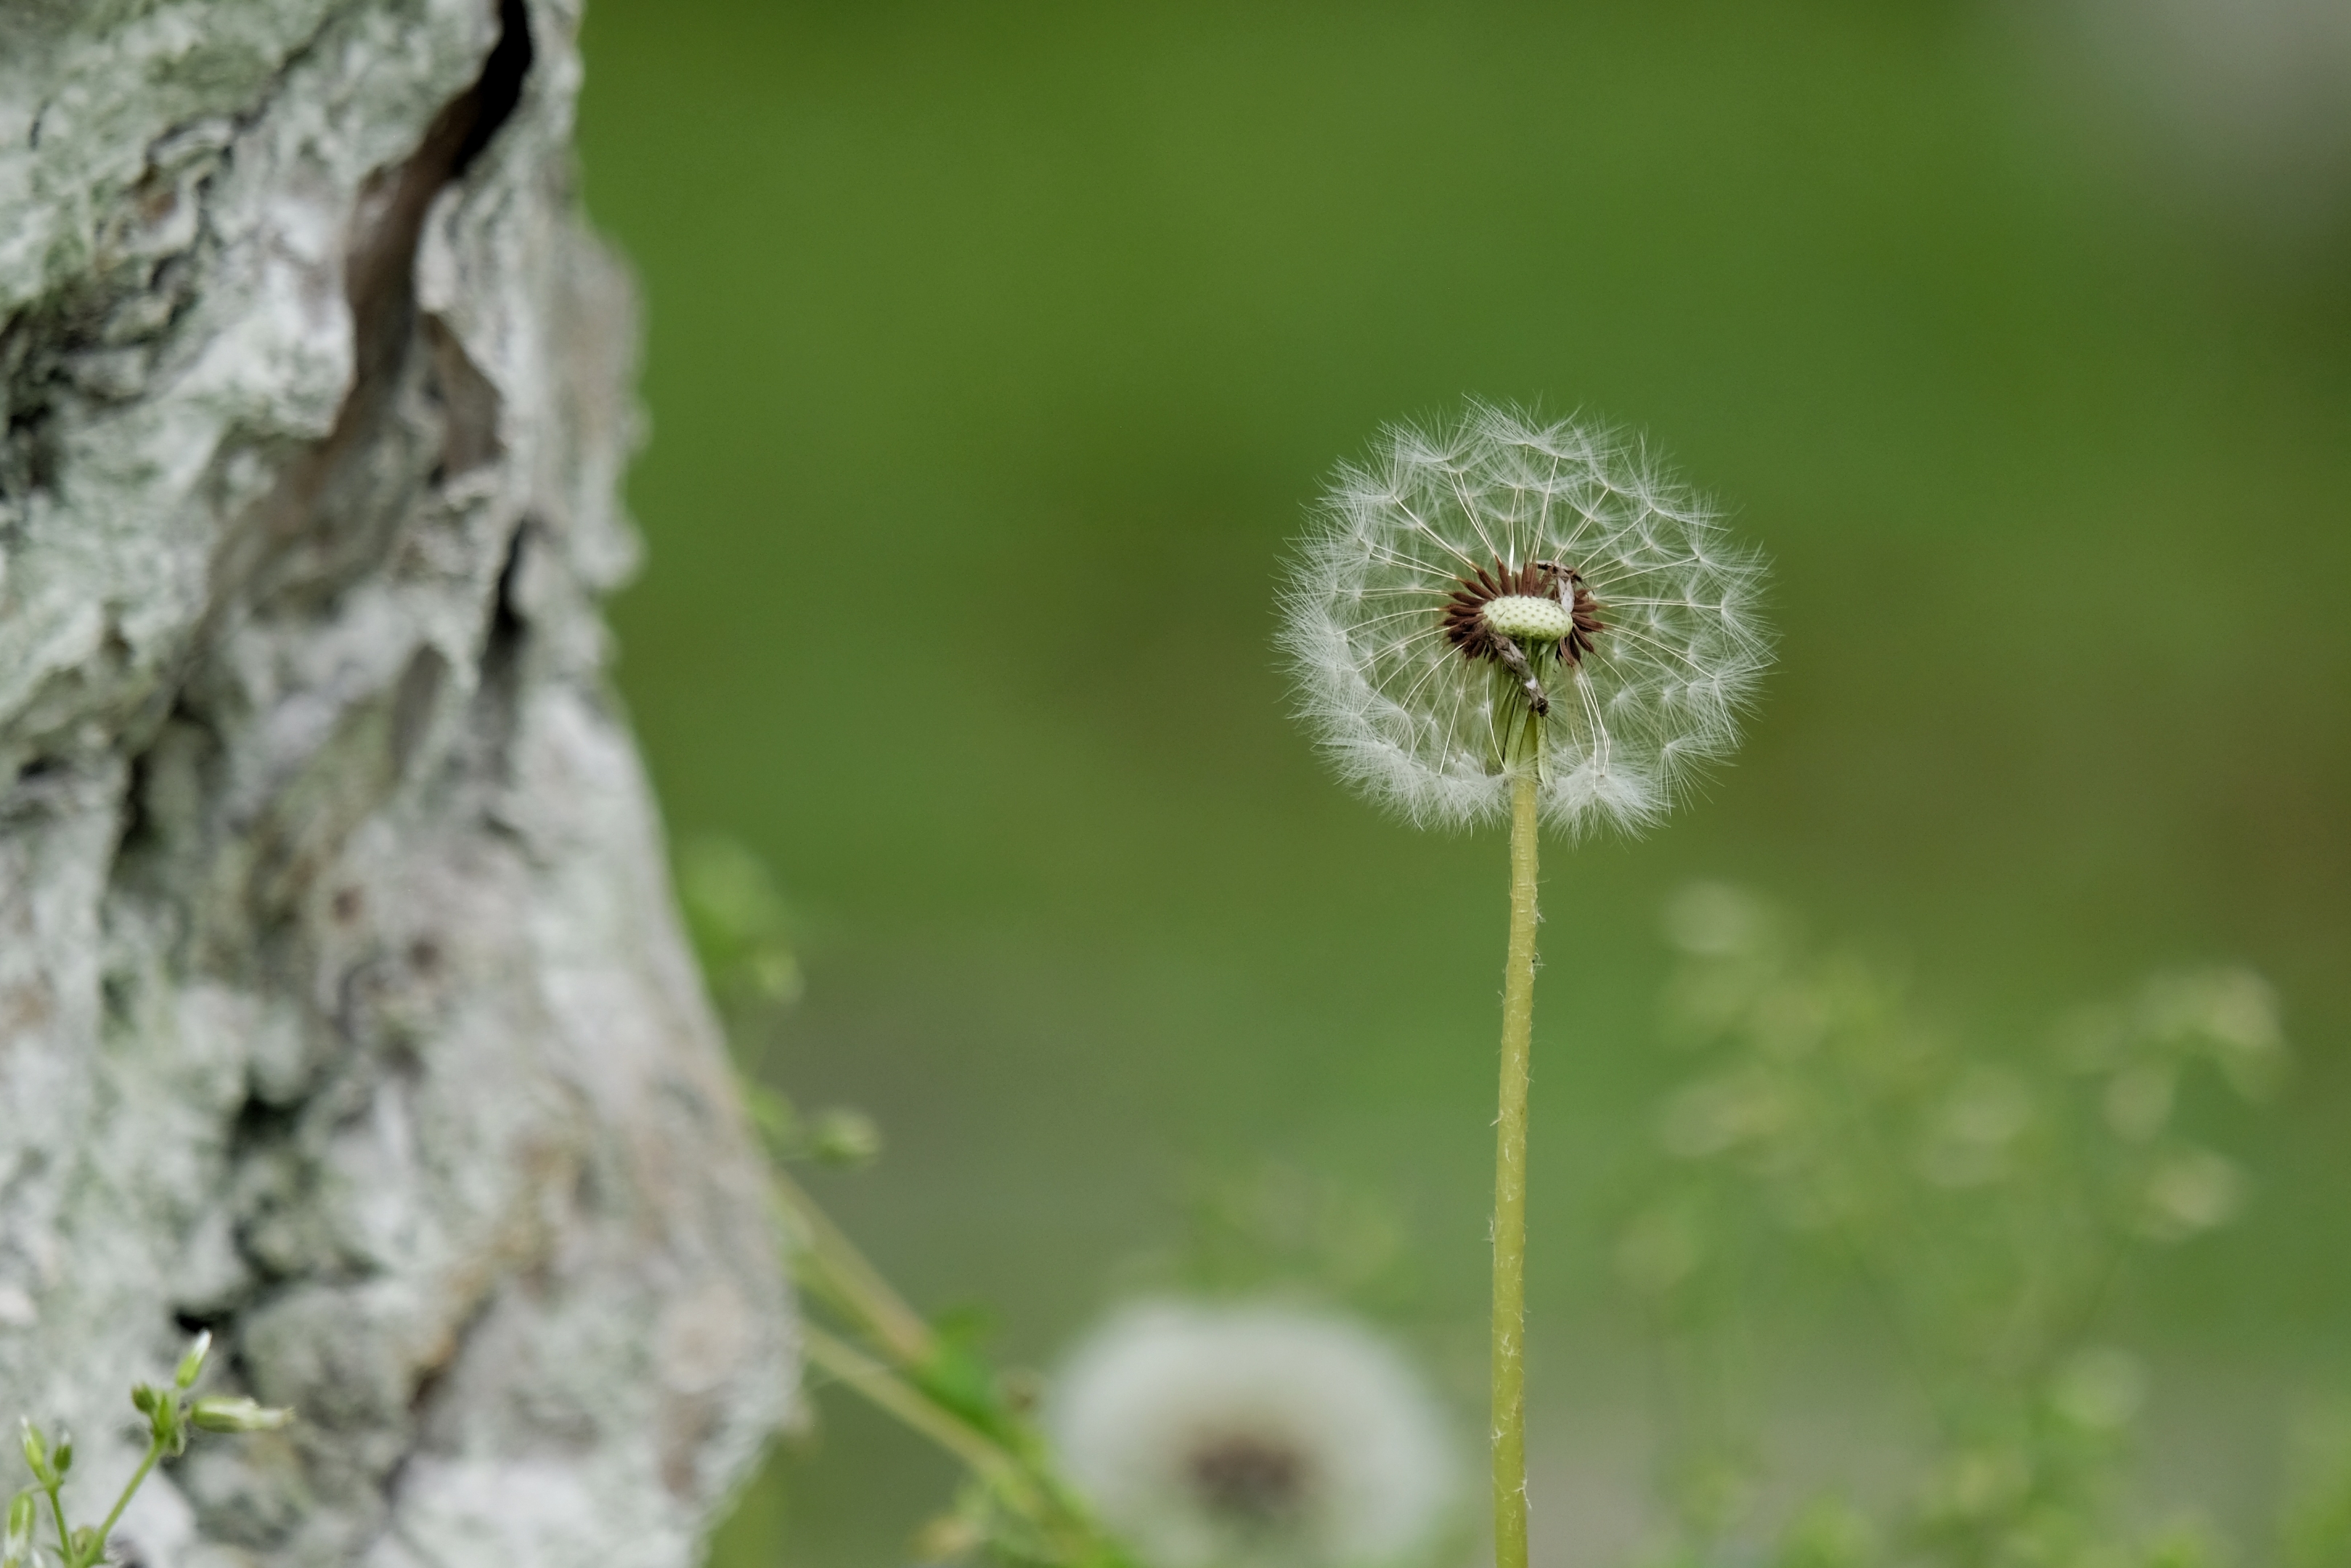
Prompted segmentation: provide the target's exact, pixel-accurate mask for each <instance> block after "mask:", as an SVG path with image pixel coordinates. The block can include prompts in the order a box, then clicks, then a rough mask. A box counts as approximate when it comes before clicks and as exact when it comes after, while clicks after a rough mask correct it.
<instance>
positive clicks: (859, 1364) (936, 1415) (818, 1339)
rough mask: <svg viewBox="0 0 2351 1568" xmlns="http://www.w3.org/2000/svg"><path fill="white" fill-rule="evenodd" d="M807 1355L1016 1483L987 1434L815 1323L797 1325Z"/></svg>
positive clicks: (989, 1472) (999, 1478)
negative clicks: (950, 1413)
mask: <svg viewBox="0 0 2351 1568" xmlns="http://www.w3.org/2000/svg"><path fill="white" fill-rule="evenodd" d="M800 1346H801V1348H802V1349H803V1350H805V1351H806V1352H807V1353H808V1358H809V1359H810V1361H812V1362H814V1363H816V1364H817V1365H819V1366H820V1367H822V1368H824V1369H825V1370H826V1371H827V1372H830V1373H831V1374H832V1375H834V1376H835V1377H837V1378H839V1379H841V1382H843V1383H845V1384H847V1385H849V1386H850V1387H852V1388H853V1389H855V1390H857V1392H858V1393H860V1394H862V1395H863V1396H865V1397H866V1398H868V1399H870V1400H872V1402H873V1403H874V1404H875V1405H876V1406H880V1407H881V1408H882V1409H883V1410H884V1411H886V1412H888V1413H889V1414H890V1415H893V1416H896V1417H897V1418H898V1419H899V1420H901V1421H903V1422H904V1423H905V1424H906V1425H907V1426H909V1427H913V1428H914V1430H915V1431H917V1432H919V1433H921V1434H922V1435H923V1436H924V1437H928V1438H929V1439H930V1440H931V1441H932V1442H934V1443H936V1444H937V1445H938V1446H939V1447H940V1448H945V1449H946V1451H947V1452H948V1453H950V1454H953V1455H954V1456H955V1457H956V1458H958V1459H961V1460H962V1461H963V1462H964V1463H965V1464H966V1465H967V1466H968V1467H969V1468H970V1469H972V1470H973V1471H974V1472H976V1473H977V1474H978V1475H981V1476H984V1477H986V1478H987V1479H989V1480H992V1481H995V1482H997V1483H998V1484H999V1485H1008V1484H1013V1483H1016V1482H1017V1480H1018V1479H1019V1467H1018V1466H1017V1465H1016V1464H1015V1463H1014V1462H1013V1460H1012V1458H1011V1456H1010V1455H1008V1454H1007V1453H1005V1452H1004V1451H1003V1449H1001V1448H998V1447H997V1445H996V1443H995V1442H994V1441H993V1440H992V1439H990V1438H989V1437H987V1436H986V1435H985V1434H983V1433H981V1432H979V1431H977V1429H975V1428H973V1427H969V1426H967V1425H966V1424H965V1423H964V1422H962V1421H959V1420H957V1419H956V1417H955V1416H950V1415H948V1414H947V1413H946V1411H944V1410H942V1409H940V1408H939V1407H938V1406H935V1405H934V1404H932V1403H931V1402H930V1401H929V1400H927V1399H925V1398H924V1397H923V1396H922V1395H921V1394H919V1393H917V1392H916V1391H915V1390H914V1389H913V1388H910V1387H908V1386H907V1385H906V1384H905V1383H904V1381H902V1380H901V1379H900V1378H899V1377H898V1375H896V1374H895V1373H893V1372H892V1371H891V1370H890V1369H889V1368H888V1367H886V1366H884V1365H883V1364H882V1363H880V1362H878V1361H875V1360H874V1359H873V1358H872V1357H871V1356H869V1355H867V1354H864V1353H863V1352H862V1351H859V1350H857V1349H856V1348H854V1347H853V1346H852V1345H850V1344H849V1343H846V1342H844V1341H841V1340H838V1339H835V1338H834V1337H833V1336H832V1335H831V1334H829V1333H825V1332H824V1331H823V1330H822V1329H820V1328H818V1327H817V1326H816V1325H815V1324H814V1323H803V1324H801V1325H800Z"/></svg>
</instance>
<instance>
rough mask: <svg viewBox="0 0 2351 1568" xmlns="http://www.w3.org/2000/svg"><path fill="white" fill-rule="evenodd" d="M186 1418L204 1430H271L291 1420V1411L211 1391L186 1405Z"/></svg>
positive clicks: (292, 1417)
mask: <svg viewBox="0 0 2351 1568" xmlns="http://www.w3.org/2000/svg"><path fill="white" fill-rule="evenodd" d="M188 1419H189V1420H191V1421H193V1422H194V1423H195V1424H196V1425H197V1426H198V1427H202V1428H204V1430H205V1431H207V1432H274V1431H276V1430H277V1428H278V1427H283V1426H284V1425H286V1423H287V1422H288V1421H291V1420H292V1419H294V1412H293V1411H291V1410H279V1409H273V1408H271V1407H270V1406H266V1405H256V1404H255V1403H254V1402H253V1401H252V1400H250V1399H247V1398H246V1397H245V1396H242V1395H238V1396H234V1397H232V1396H227V1395H219V1394H215V1395H213V1396H209V1397H207V1398H204V1399H199V1400H197V1401H196V1402H195V1403H194V1404H193V1405H192V1406H189V1407H188Z"/></svg>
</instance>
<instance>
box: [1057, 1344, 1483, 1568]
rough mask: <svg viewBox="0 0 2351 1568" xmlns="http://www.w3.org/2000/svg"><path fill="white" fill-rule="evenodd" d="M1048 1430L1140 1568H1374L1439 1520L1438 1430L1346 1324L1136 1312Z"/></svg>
mask: <svg viewBox="0 0 2351 1568" xmlns="http://www.w3.org/2000/svg"><path fill="white" fill-rule="evenodd" d="M1046 1416H1047V1425H1048V1427H1049V1429H1050V1432H1051V1434H1052V1437H1053V1440H1054V1443H1055V1446H1056V1447H1057V1448H1059V1449H1060V1450H1061V1455H1062V1457H1063V1459H1064V1462H1065V1463H1066V1465H1067V1467H1068V1473H1069V1475H1070V1477H1071V1479H1072V1480H1073V1481H1074V1482H1075V1484H1076V1485H1077V1486H1078V1487H1079V1488H1080V1489H1081V1490H1082V1491H1084V1492H1085V1493H1086V1495H1087V1496H1088V1497H1089V1498H1090V1499H1091V1500H1092V1502H1093V1504H1094V1506H1095V1507H1096V1508H1097V1509H1098V1510H1099V1511H1101V1513H1102V1518H1103V1519H1104V1521H1107V1522H1108V1523H1109V1524H1110V1525H1111V1526H1112V1527H1113V1529H1115V1530H1117V1531H1119V1532H1120V1533H1121V1534H1122V1535H1123V1536H1125V1537H1126V1538H1127V1539H1129V1540H1130V1541H1132V1542H1134V1544H1135V1545H1136V1547H1137V1548H1138V1549H1139V1550H1140V1551H1141V1552H1142V1553H1143V1555H1144V1560H1145V1561H1146V1562H1148V1563H1150V1564H1152V1568H1244V1565H1246V1568H1273V1565H1276V1564H1280V1565H1285V1568H1293V1565H1294V1568H1378V1565H1385V1564H1398V1563H1407V1562H1411V1561H1414V1560H1416V1554H1418V1553H1420V1552H1423V1551H1424V1550H1425V1549H1426V1548H1427V1547H1428V1546H1429V1545H1430V1544H1431V1543H1432V1540H1433V1538H1434V1537H1435V1536H1436V1534H1437V1530H1438V1527H1439V1526H1440V1525H1441V1524H1442V1523H1443V1522H1444V1519H1445V1514H1446V1504H1447V1500H1448V1499H1449V1498H1450V1496H1451V1494H1452V1491H1453V1479H1454V1469H1453V1460H1452V1453H1451V1450H1450V1448H1449V1447H1448V1445H1447V1441H1446V1435H1445V1428H1444V1423H1443V1421H1442V1419H1441V1417H1440V1416H1439V1415H1438V1414H1437V1408H1436V1406H1435V1405H1434V1404H1433V1403H1432V1402H1431V1401H1430V1399H1429V1397H1428V1396H1427V1394H1426V1392H1425V1391H1424V1390H1423V1389H1422V1387H1421V1385H1420V1383H1419V1380H1418V1379H1417V1378H1416V1377H1415V1376H1414V1375H1413V1373H1412V1370H1411V1368H1410V1367H1409V1366H1407V1365H1406V1364H1405V1362H1404V1361H1403V1360H1402V1359H1401V1358H1400V1357H1399V1356H1397V1354H1395V1352H1394V1351H1393V1350H1391V1349H1389V1348H1388V1347H1387V1346H1386V1345H1385V1344H1384V1343H1381V1342H1380V1341H1379V1340H1378V1339H1376V1338H1374V1336H1373V1335H1371V1334H1370V1333H1366V1332H1365V1331H1364V1330H1363V1329H1362V1328H1360V1327H1358V1326H1356V1325H1355V1324H1354V1323H1353V1322H1348V1321H1346V1320H1344V1319H1341V1318H1335V1317H1331V1316H1328V1315H1323V1314H1319V1313H1310V1312H1300V1311H1294V1310H1290V1309H1286V1308H1276V1307H1264V1306H1256V1307H1222V1308H1217V1307H1204V1306H1189V1305H1182V1304H1176V1303H1167V1302H1162V1303H1155V1304H1149V1305H1144V1306H1139V1307H1135V1308H1133V1309H1130V1310H1129V1311H1127V1312H1123V1313H1121V1314H1120V1315H1119V1316H1117V1317H1115V1318H1113V1320H1112V1321H1111V1322H1109V1323H1108V1324H1106V1325H1104V1327H1103V1328H1102V1330H1101V1331H1100V1332H1099V1333H1096V1334H1095V1335H1094V1336H1093V1337H1092V1339H1090V1340H1088V1341H1087V1342H1086V1343H1084V1344H1083V1345H1081V1347H1080V1348H1079V1350H1078V1351H1077V1353H1076V1354H1075V1355H1073V1356H1072V1357H1071V1361H1070V1363H1069V1365H1068V1366H1067V1368H1066V1369H1065V1370H1064V1372H1063V1374H1062V1375H1061V1379H1060V1382H1059V1385H1058V1386H1057V1388H1056V1390H1055V1394H1054V1397H1053V1398H1052V1400H1051V1401H1050V1404H1049V1405H1048V1406H1047V1411H1046Z"/></svg>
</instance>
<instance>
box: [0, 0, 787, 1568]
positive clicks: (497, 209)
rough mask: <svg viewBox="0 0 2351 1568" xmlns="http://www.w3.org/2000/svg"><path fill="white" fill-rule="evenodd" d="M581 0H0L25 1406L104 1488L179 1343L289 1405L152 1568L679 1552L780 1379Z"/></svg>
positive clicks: (765, 1422)
mask: <svg viewBox="0 0 2351 1568" xmlns="http://www.w3.org/2000/svg"><path fill="white" fill-rule="evenodd" d="M578 20H579V17H578V6H577V3H576V0H505V4H504V5H503V6H501V5H498V4H497V3H496V0H235V4H226V5H224V4H219V3H217V0H148V3H145V4H139V5H132V4H127V3H116V0H0V404H5V415H6V421H5V434H0V1420H5V1419H7V1418H9V1417H13V1416H15V1415H16V1413H17V1412H18V1411H22V1412H23V1413H25V1414H26V1415H29V1416H34V1417H35V1418H37V1419H41V1420H56V1419H59V1418H62V1419H65V1420H67V1421H68V1422H70V1423H71V1425H72V1426H73V1427H74V1429H75V1432H76V1435H77V1438H78V1448H79V1450H80V1456H81V1457H80V1458H79V1460H78V1464H77V1466H76V1470H75V1478H74V1480H73V1482H72V1485H71V1488H70V1489H69V1495H76V1496H78V1497H79V1498H80V1499H81V1500H82V1502H83V1511H84V1513H85V1514H86V1515H87V1516H88V1517H89V1518H91V1519H95V1517H96V1516H97V1515H98V1514H99V1512H102V1511H103V1508H104V1506H105V1503H106V1501H107V1500H110V1496H111V1490H112V1488H113V1487H114V1486H115V1485H116V1484H118V1483H119V1482H120V1479H122V1477H123V1476H124V1475H126V1474H127V1473H128V1472H129V1470H130V1469H131V1465H132V1463H133V1461H134V1460H135V1458H136V1455H137V1448H135V1446H134V1444H133V1441H132V1438H131V1422H132V1421H133V1420H134V1419H135V1416H134V1415H133V1413H132V1411H131V1406H130V1405H129V1403H128V1401H127V1398H126V1395H127V1391H128V1387H129V1385H130V1383H131V1380H132V1379H133V1378H148V1379H157V1378H159V1377H160V1376H161V1375H163V1374H164V1373H166V1372H168V1370H169V1368H170V1365H171V1364H172V1360H173V1358H174V1357H175V1356H176V1355H177V1354H178V1351H179V1349H180V1348H181V1346H182V1344H183V1342H184V1339H185V1336H186V1334H187V1333H188V1332H190V1331H192V1330H193V1329H195V1328H199V1327H209V1328H211V1329H212V1330H214V1333H215V1335H216V1338H217V1341H218V1343H219V1344H220V1346H221V1350H220V1351H219V1352H216V1353H215V1355H214V1367H213V1369H212V1371H211V1372H210V1373H209V1374H208V1376H207V1382H206V1384H205V1385H204V1386H205V1387H206V1388H207V1389H219V1390H224V1391H244V1392H249V1393H251V1394H253V1395H255V1396H257V1397H259V1398H260V1399H262V1400H264V1401H266V1402H268V1403H272V1404H286V1405H292V1406H296V1407H297V1408H298V1411H299V1419H298V1422H297V1424H296V1425H295V1426H294V1427H291V1428H289V1429H287V1431H285V1432H283V1433H275V1434H263V1435H259V1436H256V1437H235V1438H230V1437H199V1439H198V1441H197V1443H196V1445H195V1446H194V1447H193V1448H192V1449H191V1451H190V1452H189V1454H188V1455H187V1457H186V1458H184V1459H183V1460H181V1461H179V1462H178V1463H176V1464H174V1465H171V1466H167V1467H166V1469H165V1470H164V1472H163V1473H162V1475H161V1476H159V1477H158V1479H156V1480H154V1481H151V1482H150V1483H149V1485H148V1488H147V1490H146V1491H145V1493H143V1494H142V1498H141V1503H140V1504H139V1506H138V1507H137V1508H135V1509H134V1511H132V1513H131V1515H130V1517H129V1519H128V1521H126V1524H125V1526H124V1528H123V1530H122V1531H121V1535H122V1537H123V1539H124V1541H125V1542H126V1544H127V1545H128V1546H130V1547H132V1548H135V1552H136V1554H137V1558H138V1560H139V1561H141V1562H143V1563H147V1564H149V1565H150V1568H165V1565H169V1564H228V1563H273V1564H275V1563H289V1564H290V1563H322V1564H323V1563H336V1564H341V1563H369V1564H409V1563H415V1564H445V1565H450V1568H462V1565H470V1564H491V1563H496V1564H501V1565H515V1564H541V1563H543V1564H549V1565H550V1568H551V1565H556V1564H561V1565H564V1568H579V1565H581V1564H588V1563H594V1564H598V1565H599V1568H628V1565H634V1564H647V1565H651V1564H672V1563H684V1562H687V1561H690V1560H691V1559H692V1558H693V1557H694V1555H695V1552H696V1550H697V1547H698V1544H699V1541H700V1537H701V1533H702V1531H703V1530H704V1529H705V1526H706V1524H707V1523H708V1521H709V1520H710V1517H711V1514H712V1511H713V1510H714V1508H715V1507H716V1504H717V1503H718V1501H719V1500H721V1499H722V1498H723V1496H724V1495H725V1493H726V1491H727V1490H728V1489H729V1488H730V1487H731V1486H732V1485H733V1484H734V1483H735V1482H736V1481H737V1479H739V1478H740V1477H741V1476H742V1474H743V1473H744V1471H745V1469H746V1467H747V1464H748V1463H749V1461H750V1459H751V1458H752V1456H753V1454H754V1453H755V1451H756V1449H757V1448H758V1443H759V1441H760V1439H761V1437H763V1435H764V1434H765V1433H766V1432H767V1431H768V1429H769V1428H770V1427H772V1426H773V1425H774V1423H775V1422H776V1421H777V1420H778V1418H779V1417H780V1416H782V1414H783V1413H784V1408H785V1406H786V1404H787V1402H788V1400H789V1356H788V1351H789V1305H788V1302H787V1300H786V1297H785V1292H784V1289H783V1286H782V1283H781V1281H780V1277H779V1273H778V1267H777V1260H776V1255H775V1251H774V1247H773V1244H772V1241H771V1239H770V1232H769V1230H768V1222H767V1209H766V1204H765V1196H764V1186H763V1181H762V1177H761V1173H760V1167H759V1165H758V1158H757V1155H756V1154H755V1152H754V1149H753V1146H752V1144H751V1141H750V1139H749V1138H748V1137H747V1134H746V1133H745V1130H744V1127H743V1124H742V1120H741V1117H740V1115H739V1113H738V1111H737V1107H736V1105H735V1103H734V1101H733V1098H732V1092H731V1088H730V1084H729V1081H728V1078H727V1074H726V1068H725V1063H724V1059H723V1057H722V1055H721V1052H720V1049H719V1046H718V1044H717V1040H716V1033H715V1030H714V1029H713V1026H712V1023H711V1019H710V1017H709V1014H708V1010H707V1008H706V1005H705V1002H704V1000H703V998H702V995H701V991H700V988H699V980H698V978H697V977H696V976H695V972H694V969H693V967H692V964H691V961H690V959H689V957H688V956H687V954H686V952H685V950H684V946H683V945H682V943H681V940H680V938H679V935H678V928H677V922H676V920H675V917H674V912H673V907H672V903H671V898H670V894H669V891H668V880H667V876H666V872H665V868H664V860H663V856H662V852H661V848H660V844H659V834H658V828H657V825H656V822H655V817H654V811H653V802H652V800H651V798H650V796H649V793H648V791H647V789H646V785H645V781H644V779H643V774H642V772H641V770H640V768H639V766H638V762H637V758H636V756H635V752H634V750H633V747H632V743H631V741H630V738H629V735H628V732H627V728H626V727H625V725H624V724H623V722H622V718H621V717H620V716H619V715H618V714H617V712H616V711H615V708H614V705H613V700H612V697H611V694H610V692H609V691H608V689H607V688H606V686H605V685H604V681H603V676H602V673H601V670H602V662H603V659H604V655H605V632H604V629H603V626H602V623H601V620H600V619H599V613H598V606H597V601H598V598H599V596H600V595H601V594H602V593H604V592H606V591H610V590H611V588H612V586H613V585H614V584H615V583H616V582H618V581H619V580H621V578H622V576H624V575H625V574H626V572H627V571H628V570H629V568H630V565H631V562H632V549H633V547H632V538H631V535H630V532H629V529H628V527H627V523H626V520H625V518H624V517H622V515H621V512H620V510H619V503H618V500H617V496H616V485H617V481H618V478H619V476H620V474H621V470H622V465H623V463H624V461H625V459H626V457H627V455H628V452H629V448H630V444H631V439H632V405H631V402H630V393H629V385H628V383H629V376H630V370H631V358H632V348H633V333H634V321H633V315H632V304H631V297H630V290H629V287H628V284H627V281H626V279H625V278H624V277H623V276H622V272H621V269H620V268H619V267H618V266H617V265H616V264H615V263H614V262H613V261H612V260H611V258H610V257H609V256H607V255H606V254H605V253H604V252H603V251H602V250H601V248H600V247H599V246H597V244H596V242H595V241H594V240H593V239H592V238H590V236H589V235H587V234H586V233H585V232H584V230H583V228H582V226H581V224H580V218H579V216H578V214H577V213H576V211H575V198H574V194H573V191H572V188H571V183H570V166H569V161H568V156H569V154H568V148H569V127H570V118H571V109H572V99H573V95H574V93H575V91H576V89H577V87H578V83H579V78H580V61H579V55H578V52H577V49H576V47H575V43H574V36H575V33H576V30H577V25H578ZM12 1446H13V1445H12ZM15 1466H16V1461H15V1460H14V1458H13V1457H12V1458H10V1459H9V1460H8V1467H9V1469H8V1470H7V1471H5V1472H0V1475H5V1476H11V1477H13V1479H6V1481H5V1491H0V1496H5V1492H12V1491H14V1490H16V1486H17V1485H19V1484H21V1483H22V1479H23V1478H22V1476H21V1474H17V1473H16V1471H15ZM93 1505H94V1506H93Z"/></svg>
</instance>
